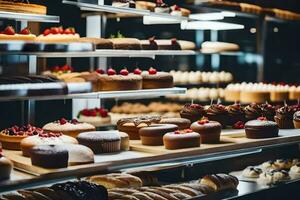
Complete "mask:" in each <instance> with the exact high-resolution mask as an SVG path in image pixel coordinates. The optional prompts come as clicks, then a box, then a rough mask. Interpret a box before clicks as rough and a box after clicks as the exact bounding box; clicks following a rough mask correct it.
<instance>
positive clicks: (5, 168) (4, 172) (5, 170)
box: [0, 148, 13, 180]
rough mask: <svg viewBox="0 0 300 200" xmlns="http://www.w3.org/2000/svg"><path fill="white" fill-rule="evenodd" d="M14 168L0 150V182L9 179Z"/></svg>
mask: <svg viewBox="0 0 300 200" xmlns="http://www.w3.org/2000/svg"><path fill="white" fill-rule="evenodd" d="M12 168H13V163H12V162H11V161H10V160H9V159H7V158H6V157H4V156H3V154H2V149H1V148H0V180H4V179H9V178H10V174H11V171H12Z"/></svg>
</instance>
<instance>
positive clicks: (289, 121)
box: [274, 106, 294, 129]
mask: <svg viewBox="0 0 300 200" xmlns="http://www.w3.org/2000/svg"><path fill="white" fill-rule="evenodd" d="M293 115H294V110H293V108H291V107H290V106H283V107H281V108H279V109H277V110H276V115H275V117H274V119H275V122H276V123H277V124H278V126H279V128H282V129H291V128H294V124H293Z"/></svg>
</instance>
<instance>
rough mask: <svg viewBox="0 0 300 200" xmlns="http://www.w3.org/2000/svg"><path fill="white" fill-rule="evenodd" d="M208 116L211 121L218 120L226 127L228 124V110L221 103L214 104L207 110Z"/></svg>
mask: <svg viewBox="0 0 300 200" xmlns="http://www.w3.org/2000/svg"><path fill="white" fill-rule="evenodd" d="M206 117H207V118H208V119H209V120H210V121H217V122H219V123H220V124H222V126H223V127H225V126H226V125H227V124H228V112H227V110H226V107H225V106H223V105H221V104H213V105H211V106H210V107H209V108H208V109H207V110H206Z"/></svg>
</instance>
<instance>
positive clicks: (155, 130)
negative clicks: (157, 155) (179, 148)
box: [139, 124, 178, 146]
mask: <svg viewBox="0 0 300 200" xmlns="http://www.w3.org/2000/svg"><path fill="white" fill-rule="evenodd" d="M176 130H178V126H176V125H174V124H153V125H150V126H148V127H144V128H141V129H140V130H139V135H140V138H141V141H142V144H143V145H149V146H159V145H163V136H164V135H165V134H166V133H169V132H173V131H176Z"/></svg>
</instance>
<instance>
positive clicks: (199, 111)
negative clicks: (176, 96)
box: [180, 104, 205, 123]
mask: <svg viewBox="0 0 300 200" xmlns="http://www.w3.org/2000/svg"><path fill="white" fill-rule="evenodd" d="M204 114H205V111H204V108H203V106H201V105H199V104H185V105H184V107H183V108H182V110H181V111H180V116H181V118H186V119H189V120H190V121H191V122H192V123H193V122H195V121H197V120H200V119H201V118H202V117H203V116H204Z"/></svg>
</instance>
